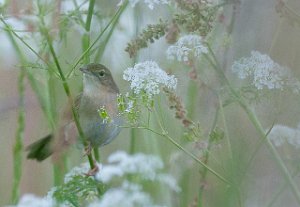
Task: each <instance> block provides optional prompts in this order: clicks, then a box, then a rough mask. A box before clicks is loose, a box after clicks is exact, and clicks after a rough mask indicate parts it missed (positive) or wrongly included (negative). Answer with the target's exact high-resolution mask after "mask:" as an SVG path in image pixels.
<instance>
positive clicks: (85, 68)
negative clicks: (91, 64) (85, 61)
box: [79, 67, 89, 73]
mask: <svg viewBox="0 0 300 207" xmlns="http://www.w3.org/2000/svg"><path fill="white" fill-rule="evenodd" d="M79 70H80V71H81V72H83V73H89V71H88V69H87V67H82V68H79Z"/></svg>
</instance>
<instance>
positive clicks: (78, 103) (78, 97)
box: [74, 93, 82, 112]
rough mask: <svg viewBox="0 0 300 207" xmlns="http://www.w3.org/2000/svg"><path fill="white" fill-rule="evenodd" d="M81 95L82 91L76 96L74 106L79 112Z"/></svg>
mask: <svg viewBox="0 0 300 207" xmlns="http://www.w3.org/2000/svg"><path fill="white" fill-rule="evenodd" d="M81 97H82V93H80V94H79V95H78V96H76V98H75V102H74V107H75V110H76V111H77V112H78V111H79V107H80V101H81Z"/></svg>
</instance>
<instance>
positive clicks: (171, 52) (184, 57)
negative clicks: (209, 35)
mask: <svg viewBox="0 0 300 207" xmlns="http://www.w3.org/2000/svg"><path fill="white" fill-rule="evenodd" d="M202 53H205V54H206V53H208V49H207V47H206V46H204V45H203V42H202V38H201V37H200V36H199V35H185V36H183V37H181V38H179V40H178V41H177V42H176V43H175V44H174V45H171V46H169V48H168V49H167V58H168V59H171V60H174V59H176V60H178V61H183V62H187V61H188V60H189V58H194V57H199V56H200V55H201V54H202Z"/></svg>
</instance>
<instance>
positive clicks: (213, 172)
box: [154, 109, 230, 184]
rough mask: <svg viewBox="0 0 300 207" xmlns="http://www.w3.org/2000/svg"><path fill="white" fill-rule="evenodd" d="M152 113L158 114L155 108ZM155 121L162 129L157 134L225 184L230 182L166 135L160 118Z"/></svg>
mask: <svg viewBox="0 0 300 207" xmlns="http://www.w3.org/2000/svg"><path fill="white" fill-rule="evenodd" d="M154 114H155V116H156V117H157V116H158V114H157V112H156V110H155V109H154ZM157 123H158V125H159V127H160V129H161V130H162V133H158V134H160V135H161V136H163V137H165V138H167V140H169V141H170V142H171V143H172V144H174V145H175V146H176V147H177V148H178V149H180V150H181V151H183V152H184V153H185V154H187V155H188V156H190V157H191V158H192V159H193V160H195V161H196V162H198V163H199V164H200V165H202V166H203V167H204V168H205V169H206V170H208V171H209V172H211V173H212V174H214V175H215V176H216V177H217V178H219V179H220V180H222V181H224V182H225V183H227V184H230V182H229V181H228V180H227V179H225V178H224V177H223V176H221V175H220V174H219V173H217V172H216V171H214V170H213V169H211V168H210V167H209V166H208V165H207V164H206V163H204V162H203V161H201V160H200V159H199V158H198V157H197V156H196V155H194V154H192V153H191V152H189V151H188V150H187V149H185V148H184V147H182V146H181V145H180V144H179V143H178V142H176V141H175V140H174V139H173V138H172V137H170V136H169V135H168V132H167V131H166V129H165V128H164V126H163V124H162V123H161V120H160V119H157Z"/></svg>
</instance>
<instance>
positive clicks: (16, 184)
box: [12, 68, 25, 204]
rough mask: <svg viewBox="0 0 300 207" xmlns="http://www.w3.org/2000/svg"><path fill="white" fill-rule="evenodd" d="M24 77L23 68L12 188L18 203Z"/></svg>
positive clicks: (23, 118) (20, 75)
mask: <svg viewBox="0 0 300 207" xmlns="http://www.w3.org/2000/svg"><path fill="white" fill-rule="evenodd" d="M24 78H25V70H24V69H23V68H21V71H20V74H19V80H18V90H19V115H18V125H19V126H18V129H17V133H16V143H15V146H14V149H13V156H14V181H13V189H12V203H13V204H16V203H17V202H18V200H19V196H20V189H19V186H20V181H21V176H22V152H23V140H24V128H25V103H24V90H25V86H24Z"/></svg>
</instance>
